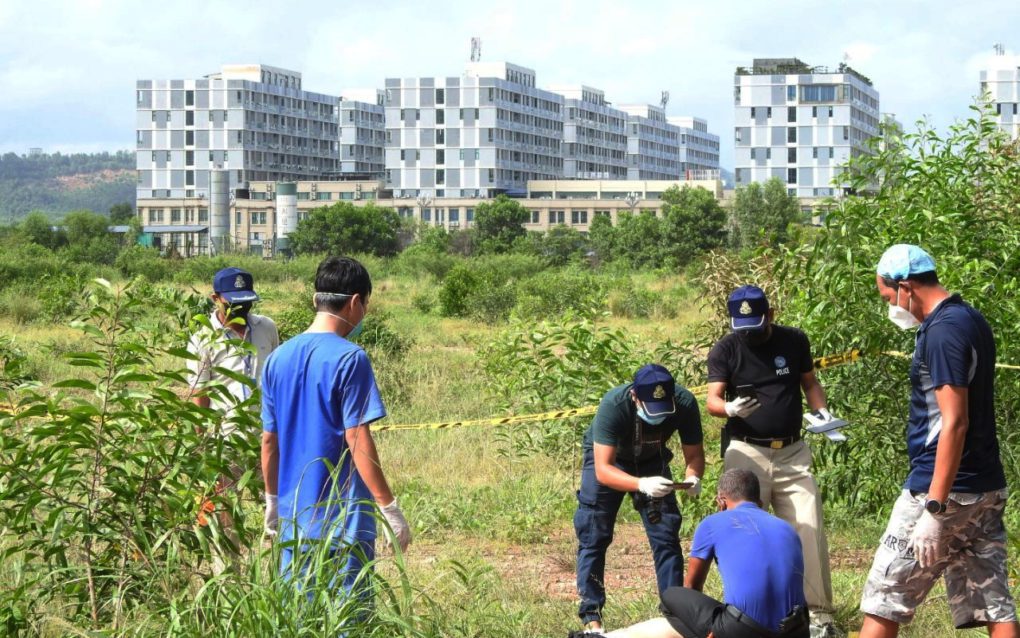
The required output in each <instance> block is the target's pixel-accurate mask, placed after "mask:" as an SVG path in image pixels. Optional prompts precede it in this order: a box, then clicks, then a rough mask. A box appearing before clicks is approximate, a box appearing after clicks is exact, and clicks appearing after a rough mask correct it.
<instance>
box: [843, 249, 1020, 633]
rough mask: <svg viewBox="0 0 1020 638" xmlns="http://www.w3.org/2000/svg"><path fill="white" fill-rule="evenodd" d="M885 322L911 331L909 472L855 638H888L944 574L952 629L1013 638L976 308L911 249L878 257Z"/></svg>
mask: <svg viewBox="0 0 1020 638" xmlns="http://www.w3.org/2000/svg"><path fill="white" fill-rule="evenodd" d="M876 284H877V286H878V292H879V294H880V295H881V296H882V299H884V300H885V301H886V303H888V304H889V319H890V320H891V321H892V322H893V323H894V324H896V326H898V327H899V328H902V329H904V330H907V329H912V328H917V339H916V343H915V346H914V356H913V361H912V362H911V365H910V385H911V395H910V415H909V420H908V422H907V453H908V455H909V457H910V472H909V473H908V475H907V480H906V482H905V484H904V486H903V487H904V489H903V492H902V493H901V495H900V497H899V499H898V500H897V501H896V504H895V506H894V507H893V512H892V515H891V516H890V520H889V525H888V527H887V528H886V531H885V533H884V535H883V536H882V541H881V544H880V545H879V548H878V551H877V552H876V554H875V560H874V563H873V564H872V567H871V573H870V574H869V576H868V581H867V583H866V584H865V586H864V593H863V595H862V598H861V611H863V612H864V613H865V619H864V625H863V627H862V628H861V634H860V635H861V638H891V637H894V636H896V635H897V633H898V631H899V626H900V625H901V624H903V623H907V622H910V620H911V619H912V618H913V616H914V610H915V609H916V608H917V606H918V605H919V604H921V602H923V601H924V599H925V597H926V596H927V595H928V591H929V590H930V589H931V587H932V585H933V584H934V583H935V581H936V580H937V579H938V578H939V577H940V576H942V575H944V576H945V581H946V593H947V598H948V600H949V607H950V611H951V612H952V616H953V622H954V623H955V624H956V626H957V627H958V628H961V629H962V628H967V627H980V626H982V625H983V626H986V627H987V628H988V632H989V634H990V635H991V636H993V638H1004V637H1012V638H1017V636H1020V625H1017V621H1016V606H1015V604H1014V601H1013V597H1012V595H1011V594H1010V590H1009V584H1008V581H1007V576H1008V574H1007V569H1006V530H1005V527H1004V526H1003V522H1002V515H1003V510H1004V508H1005V505H1006V479H1005V475H1004V473H1003V469H1002V462H1001V460H1000V458H999V443H998V439H997V438H996V433H995V340H994V338H993V337H992V330H991V328H990V327H989V326H988V322H986V321H985V318H984V317H983V316H981V313H980V312H978V311H977V310H975V309H974V308H973V307H971V306H970V305H968V304H967V303H965V302H964V301H963V300H962V299H961V298H960V296H959V295H950V294H949V292H947V291H946V289H945V288H943V287H942V285H941V284H940V283H939V279H938V276H937V274H936V272H935V262H934V260H932V258H931V256H930V255H928V253H926V252H925V251H924V250H922V249H921V248H919V247H918V246H913V245H909V244H897V245H895V246H892V247H891V248H889V249H888V250H886V251H885V253H884V254H883V255H882V259H881V261H879V263H878V274H877V275H876Z"/></svg>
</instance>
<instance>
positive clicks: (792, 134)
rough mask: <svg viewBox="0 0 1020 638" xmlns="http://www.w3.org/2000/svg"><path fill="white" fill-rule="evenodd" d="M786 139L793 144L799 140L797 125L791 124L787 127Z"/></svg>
mask: <svg viewBox="0 0 1020 638" xmlns="http://www.w3.org/2000/svg"><path fill="white" fill-rule="evenodd" d="M786 141H787V142H789V143H791V144H793V143H796V141H797V127H796V126H790V127H787V129H786Z"/></svg>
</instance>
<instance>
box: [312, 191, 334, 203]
mask: <svg viewBox="0 0 1020 638" xmlns="http://www.w3.org/2000/svg"><path fill="white" fill-rule="evenodd" d="M315 199H316V200H318V201H320V202H326V201H329V200H331V199H333V193H330V192H329V191H326V192H322V191H319V192H318V193H316V194H315Z"/></svg>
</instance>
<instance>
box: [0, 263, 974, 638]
mask: <svg viewBox="0 0 1020 638" xmlns="http://www.w3.org/2000/svg"><path fill="white" fill-rule="evenodd" d="M434 285H435V284H434V282H433V281H432V280H431V279H429V278H425V279H413V278H410V277H399V276H392V277H384V278H381V279H379V280H377V281H376V282H375V293H374V294H373V296H372V303H371V307H370V312H373V313H374V312H379V311H384V312H386V313H388V315H389V317H390V323H391V327H392V328H393V329H394V330H395V331H396V332H398V333H399V334H401V335H402V336H404V337H407V338H410V339H411V340H412V342H413V345H412V347H411V348H410V350H409V351H408V352H406V353H405V354H403V355H402V356H401V357H400V358H399V360H389V359H385V358H383V359H380V360H377V361H376V362H375V365H376V369H377V374H378V377H379V382H380V386H381V388H382V391H383V397H384V400H386V401H387V404H388V408H389V411H390V414H389V417H388V418H387V420H386V423H428V422H436V421H449V420H454V419H472V418H483V417H488V416H496V414H494V411H495V407H494V405H495V401H494V399H493V398H492V392H491V390H492V389H491V388H488V387H486V381H485V377H484V375H483V374H482V373H481V371H480V369H479V366H478V361H477V356H476V352H477V351H478V349H479V348H480V347H481V346H482V345H484V344H485V343H487V342H488V341H489V340H491V339H492V337H493V336H494V335H495V334H496V332H497V331H499V330H502V329H503V328H504V326H502V325H499V324H495V325H492V324H485V323H482V322H479V321H476V320H469V319H450V318H442V317H440V316H438V314H437V313H434V312H433V313H428V314H424V313H422V312H421V311H420V310H419V309H416V308H415V307H414V305H413V304H412V300H413V299H415V298H416V297H419V296H420V295H422V294H423V293H425V292H427V289H428V288H429V287H430V286H434ZM632 285H634V286H637V287H644V288H646V289H649V290H663V289H676V288H682V287H683V282H682V281H681V280H679V279H678V278H667V277H656V276H652V275H645V274H642V275H636V276H634V277H633V278H632ZM304 286H305V284H304V282H282V283H279V284H269V285H261V286H260V285H257V288H259V289H260V292H261V293H262V295H263V297H264V299H265V301H264V302H263V303H262V304H261V306H260V307H259V309H258V310H257V311H258V312H261V313H264V314H267V315H269V316H274V315H277V314H279V313H282V312H284V311H285V310H287V309H288V304H291V303H294V302H295V299H298V298H299V295H300V294H301V292H302V291H303V290H304ZM193 287H194V288H195V289H196V290H199V291H204V290H205V289H206V287H207V284H206V283H205V282H196V283H194V284H193ZM705 318H706V315H705V313H704V312H703V311H702V310H700V308H699V304H698V300H697V299H696V298H694V296H693V294H692V295H691V296H690V297H689V298H688V299H687V300H686V303H685V304H683V306H682V309H680V310H678V312H677V313H676V317H674V318H670V319H668V320H661V319H623V318H618V317H610V318H608V319H607V321H608V323H609V324H610V325H612V326H615V327H623V328H625V329H626V330H627V331H628V332H630V333H632V334H635V335H638V337H639V338H640V340H641V341H642V342H644V343H648V344H656V343H660V342H662V341H663V340H665V339H669V338H671V339H674V340H676V339H679V338H681V337H683V336H685V335H686V334H687V333H688V331H689V330H690V327H691V326H692V325H693V324H694V323H695V322H697V321H699V320H703V319H705ZM0 334H4V335H13V336H14V337H15V339H16V342H17V343H18V344H19V346H20V347H22V348H23V349H24V350H26V351H27V352H28V353H29V356H30V362H31V372H32V373H33V375H34V376H36V377H37V378H39V379H40V380H41V381H43V382H44V383H46V382H47V381H52V380H54V379H57V378H61V377H64V376H69V375H71V374H73V370H72V369H70V368H69V367H68V366H66V364H64V363H62V362H61V361H60V359H59V356H58V355H59V354H60V353H62V352H66V351H69V350H71V349H73V348H74V347H75V344H76V343H78V339H79V336H78V334H79V333H77V332H76V331H74V330H72V329H70V328H68V327H65V326H56V325H54V326H45V325H39V324H32V325H27V326H26V325H23V324H18V323H15V322H13V321H11V320H10V319H0ZM621 381H624V380H623V379H621ZM702 381H703V379H689V380H687V382H688V383H689V384H691V385H694V384H697V383H701V382H702ZM822 381H823V383H824V376H823V378H822ZM562 407H565V408H566V407H577V406H574V405H565V406H562ZM721 424H722V422H721V420H719V419H714V418H712V417H708V416H707V415H704V426H705V432H706V444H705V447H706V451H707V453H708V462H709V464H710V465H716V466H718V464H719V463H720V460H719V458H718V449H719V446H718V432H719V427H720V426H721ZM516 427H535V426H516ZM500 441H501V439H500V437H497V436H496V433H495V431H494V430H493V428H491V427H488V426H485V427H471V428H462V429H455V430H420V431H404V432H381V433H379V434H378V437H377V442H378V445H379V447H380V452H381V456H382V459H383V464H384V468H385V471H386V473H387V475H388V477H389V478H390V481H391V483H392V485H393V487H394V491H395V493H396V494H397V495H398V497H399V499H400V501H401V503H402V505H403V508H404V510H405V512H406V514H407V517H408V519H409V520H410V522H411V524H412V527H413V528H414V532H415V540H414V543H413V544H412V545H411V547H410V549H409V551H408V553H407V555H406V563H407V573H408V575H409V576H410V578H411V580H412V582H413V584H414V585H415V587H417V588H420V590H421V592H422V594H423V595H425V596H427V597H428V598H430V599H431V600H433V601H434V602H435V603H436V604H437V605H438V606H439V607H440V608H441V609H442V614H443V616H444V617H445V621H444V622H446V623H447V624H446V630H445V631H446V632H447V633H446V635H457V636H508V637H509V636H562V635H565V633H566V631H567V630H568V629H570V628H574V627H576V625H577V618H576V615H575V613H576V590H575V586H574V552H575V541H574V534H573V526H572V514H573V510H574V506H575V499H574V490H575V489H576V488H577V484H578V480H579V472H578V468H579V463H580V459H579V457H578V454H579V452H578V453H575V454H574V457H573V459H572V460H571V461H568V462H562V461H556V460H553V459H550V458H548V457H545V456H541V455H532V456H527V457H518V456H515V455H513V454H510V453H508V450H507V449H506V446H505V444H503V443H501V442H500ZM812 443H813V444H815V445H828V443H824V442H822V441H820V440H813V441H812ZM712 487H713V486H711V485H708V486H707V489H706V491H705V493H704V494H703V495H702V497H701V498H702V499H710V498H711V490H712ZM251 507H252V510H253V515H255V516H258V513H257V509H258V505H257V504H256V503H252V505H251ZM681 507H682V508H683V507H684V504H683V503H681ZM837 514H838V515H837ZM827 519H830V520H835V519H838V520H841V521H852V522H849V523H845V524H843V525H842V526H840V527H837V528H834V529H830V530H829V537H830V538H829V546H830V548H831V549H832V556H831V565H832V569H833V586H834V589H835V601H836V604H837V606H838V616H839V622H840V624H841V626H842V627H843V628H844V629H846V630H848V631H853V630H856V629H857V628H859V626H860V622H861V618H860V614H859V612H858V611H857V604H858V601H859V597H860V592H861V588H862V586H863V582H864V579H865V577H866V574H867V570H868V567H869V566H870V563H871V557H872V553H873V548H874V546H875V545H876V542H877V539H878V537H879V535H880V533H881V531H882V527H883V525H884V522H885V521H884V519H881V520H880V519H877V518H874V517H872V518H865V519H863V520H854V519H855V517H854V515H853V513H848V512H838V513H837V512H827ZM696 523H697V521H694V520H686V521H685V533H684V538H683V546H684V547H685V549H686V548H687V547H688V546H689V543H690V532H691V531H692V529H693V527H694V525H696ZM8 567H9V566H8ZM5 569H6V568H5V567H0V578H3V577H4V571H5ZM381 572H382V573H383V574H385V575H390V576H393V575H394V568H393V566H392V564H388V563H384V564H383V565H382V567H381ZM606 574H607V585H608V595H609V603H608V606H607V609H606V618H607V623H608V625H609V627H610V628H616V627H619V626H622V625H625V624H629V623H631V622H636V621H639V620H643V619H646V618H648V617H650V616H652V615H655V613H656V609H657V604H658V603H657V596H656V595H655V580H654V572H653V569H652V560H651V555H650V552H649V549H648V544H647V541H646V539H645V537H644V533H643V530H642V528H641V525H640V522H639V520H638V518H637V516H636V514H635V513H634V512H633V511H632V510H631V509H630V508H629V506H626V505H625V506H624V508H623V509H622V510H621V517H620V520H619V522H618V525H617V534H616V541H615V543H614V545H613V547H612V548H611V549H610V553H609V559H608V566H607V570H606ZM708 590H709V593H712V594H718V593H719V581H718V578H717V575H716V574H715V573H714V572H713V576H712V578H711V580H710V581H709V585H708ZM951 632H952V625H951V621H950V619H949V615H948V607H947V605H946V602H945V593H944V590H942V589H939V590H937V591H935V592H933V593H932V595H930V596H929V598H928V602H927V603H926V604H925V605H924V606H923V607H922V609H921V610H920V611H919V613H918V618H917V620H916V621H915V622H914V623H913V624H912V625H911V626H909V627H908V628H906V630H905V631H903V632H902V634H901V635H904V636H936V635H946V634H948V633H951ZM61 633H62V630H61V629H60V628H59V626H54V633H53V635H60V634H61ZM965 635H969V634H966V632H965Z"/></svg>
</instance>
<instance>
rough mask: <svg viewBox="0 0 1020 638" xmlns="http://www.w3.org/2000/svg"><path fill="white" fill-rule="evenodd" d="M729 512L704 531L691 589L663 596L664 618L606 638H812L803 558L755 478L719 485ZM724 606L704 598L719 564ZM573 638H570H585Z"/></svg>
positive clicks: (695, 552)
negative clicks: (765, 506) (768, 507)
mask: <svg viewBox="0 0 1020 638" xmlns="http://www.w3.org/2000/svg"><path fill="white" fill-rule="evenodd" d="M716 502H717V503H718V505H719V509H720V510H722V511H720V512H719V513H717V514H713V515H711V516H709V517H707V518H705V519H704V520H703V521H701V524H700V525H698V529H697V530H696V531H695V532H694V540H693V542H692V543H691V558H690V562H689V563H688V569H687V578H686V580H685V583H684V584H685V586H684V587H670V588H669V589H667V590H666V591H665V592H663V593H662V596H661V598H662V607H661V610H662V614H663V618H656V619H653V620H649V621H646V622H643V623H640V624H638V625H633V626H631V627H628V628H626V629H620V630H617V631H613V632H610V633H608V634H606V637H607V638H678V637H682V638H706V637H707V636H714V638H807V637H808V636H809V635H810V626H809V624H808V611H807V602H806V600H805V599H804V555H803V552H801V547H800V537H799V536H798V535H797V532H796V530H794V528H793V526H792V525H790V524H789V523H787V522H786V521H784V520H782V519H780V518H777V517H775V516H773V515H771V514H769V513H768V512H766V511H765V510H763V509H761V505H760V503H761V487H760V484H759V482H758V477H757V476H756V475H755V474H754V472H752V471H750V470H745V469H732V470H728V471H726V472H724V473H723V475H722V476H721V477H720V478H719V486H718V488H717V490H716ZM713 560H714V561H715V562H716V563H717V564H718V566H719V574H720V576H721V577H722V583H723V601H722V602H719V601H718V600H715V599H714V598H710V597H709V596H706V595H705V594H703V593H701V589H702V587H703V586H704V584H705V579H706V578H707V577H708V572H709V569H710V568H711V565H712V561H713ZM583 635H584V634H581V633H577V632H575V633H573V634H571V635H570V636H571V638H576V637H579V636H583Z"/></svg>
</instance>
